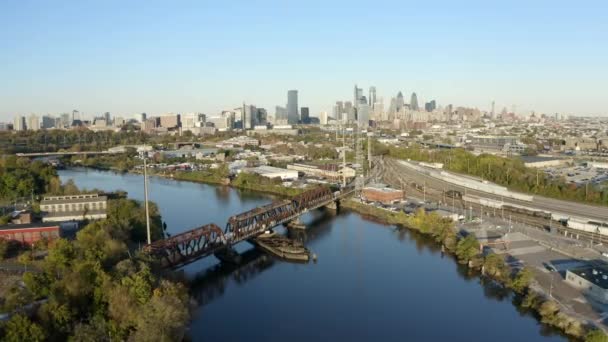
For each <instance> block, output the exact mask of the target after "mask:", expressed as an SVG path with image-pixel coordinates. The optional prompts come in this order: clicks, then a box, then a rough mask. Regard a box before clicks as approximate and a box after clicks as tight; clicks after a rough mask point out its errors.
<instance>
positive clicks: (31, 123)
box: [27, 114, 40, 131]
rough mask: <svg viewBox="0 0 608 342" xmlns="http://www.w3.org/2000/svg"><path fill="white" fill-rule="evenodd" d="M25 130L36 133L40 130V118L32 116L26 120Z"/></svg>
mask: <svg viewBox="0 0 608 342" xmlns="http://www.w3.org/2000/svg"><path fill="white" fill-rule="evenodd" d="M27 129H29V130H30V131H37V130H39V129H40V118H39V117H38V115H36V114H32V115H30V116H28V118H27Z"/></svg>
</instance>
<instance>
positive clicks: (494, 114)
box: [490, 101, 496, 119]
mask: <svg viewBox="0 0 608 342" xmlns="http://www.w3.org/2000/svg"><path fill="white" fill-rule="evenodd" d="M494 105H495V103H494V101H492V113H491V114H490V115H491V116H490V117H491V118H492V119H496V112H495V111H494V109H495V108H494Z"/></svg>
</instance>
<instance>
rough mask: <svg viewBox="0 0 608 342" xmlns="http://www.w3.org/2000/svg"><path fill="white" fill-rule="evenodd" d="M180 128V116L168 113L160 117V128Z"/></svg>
mask: <svg viewBox="0 0 608 342" xmlns="http://www.w3.org/2000/svg"><path fill="white" fill-rule="evenodd" d="M180 126H181V115H180V114H173V113H169V114H166V115H162V116H161V117H160V127H164V128H167V129H175V128H178V127H180Z"/></svg>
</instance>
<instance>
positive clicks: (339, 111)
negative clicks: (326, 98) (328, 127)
mask: <svg viewBox="0 0 608 342" xmlns="http://www.w3.org/2000/svg"><path fill="white" fill-rule="evenodd" d="M343 115H344V103H343V102H342V101H336V105H335V106H334V111H333V116H334V119H336V120H338V121H343V119H342V116H343Z"/></svg>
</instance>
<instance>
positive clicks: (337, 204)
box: [325, 200, 340, 211]
mask: <svg viewBox="0 0 608 342" xmlns="http://www.w3.org/2000/svg"><path fill="white" fill-rule="evenodd" d="M325 208H327V209H331V210H335V211H340V200H336V201H333V202H329V203H328V204H327V205H326V206H325Z"/></svg>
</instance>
